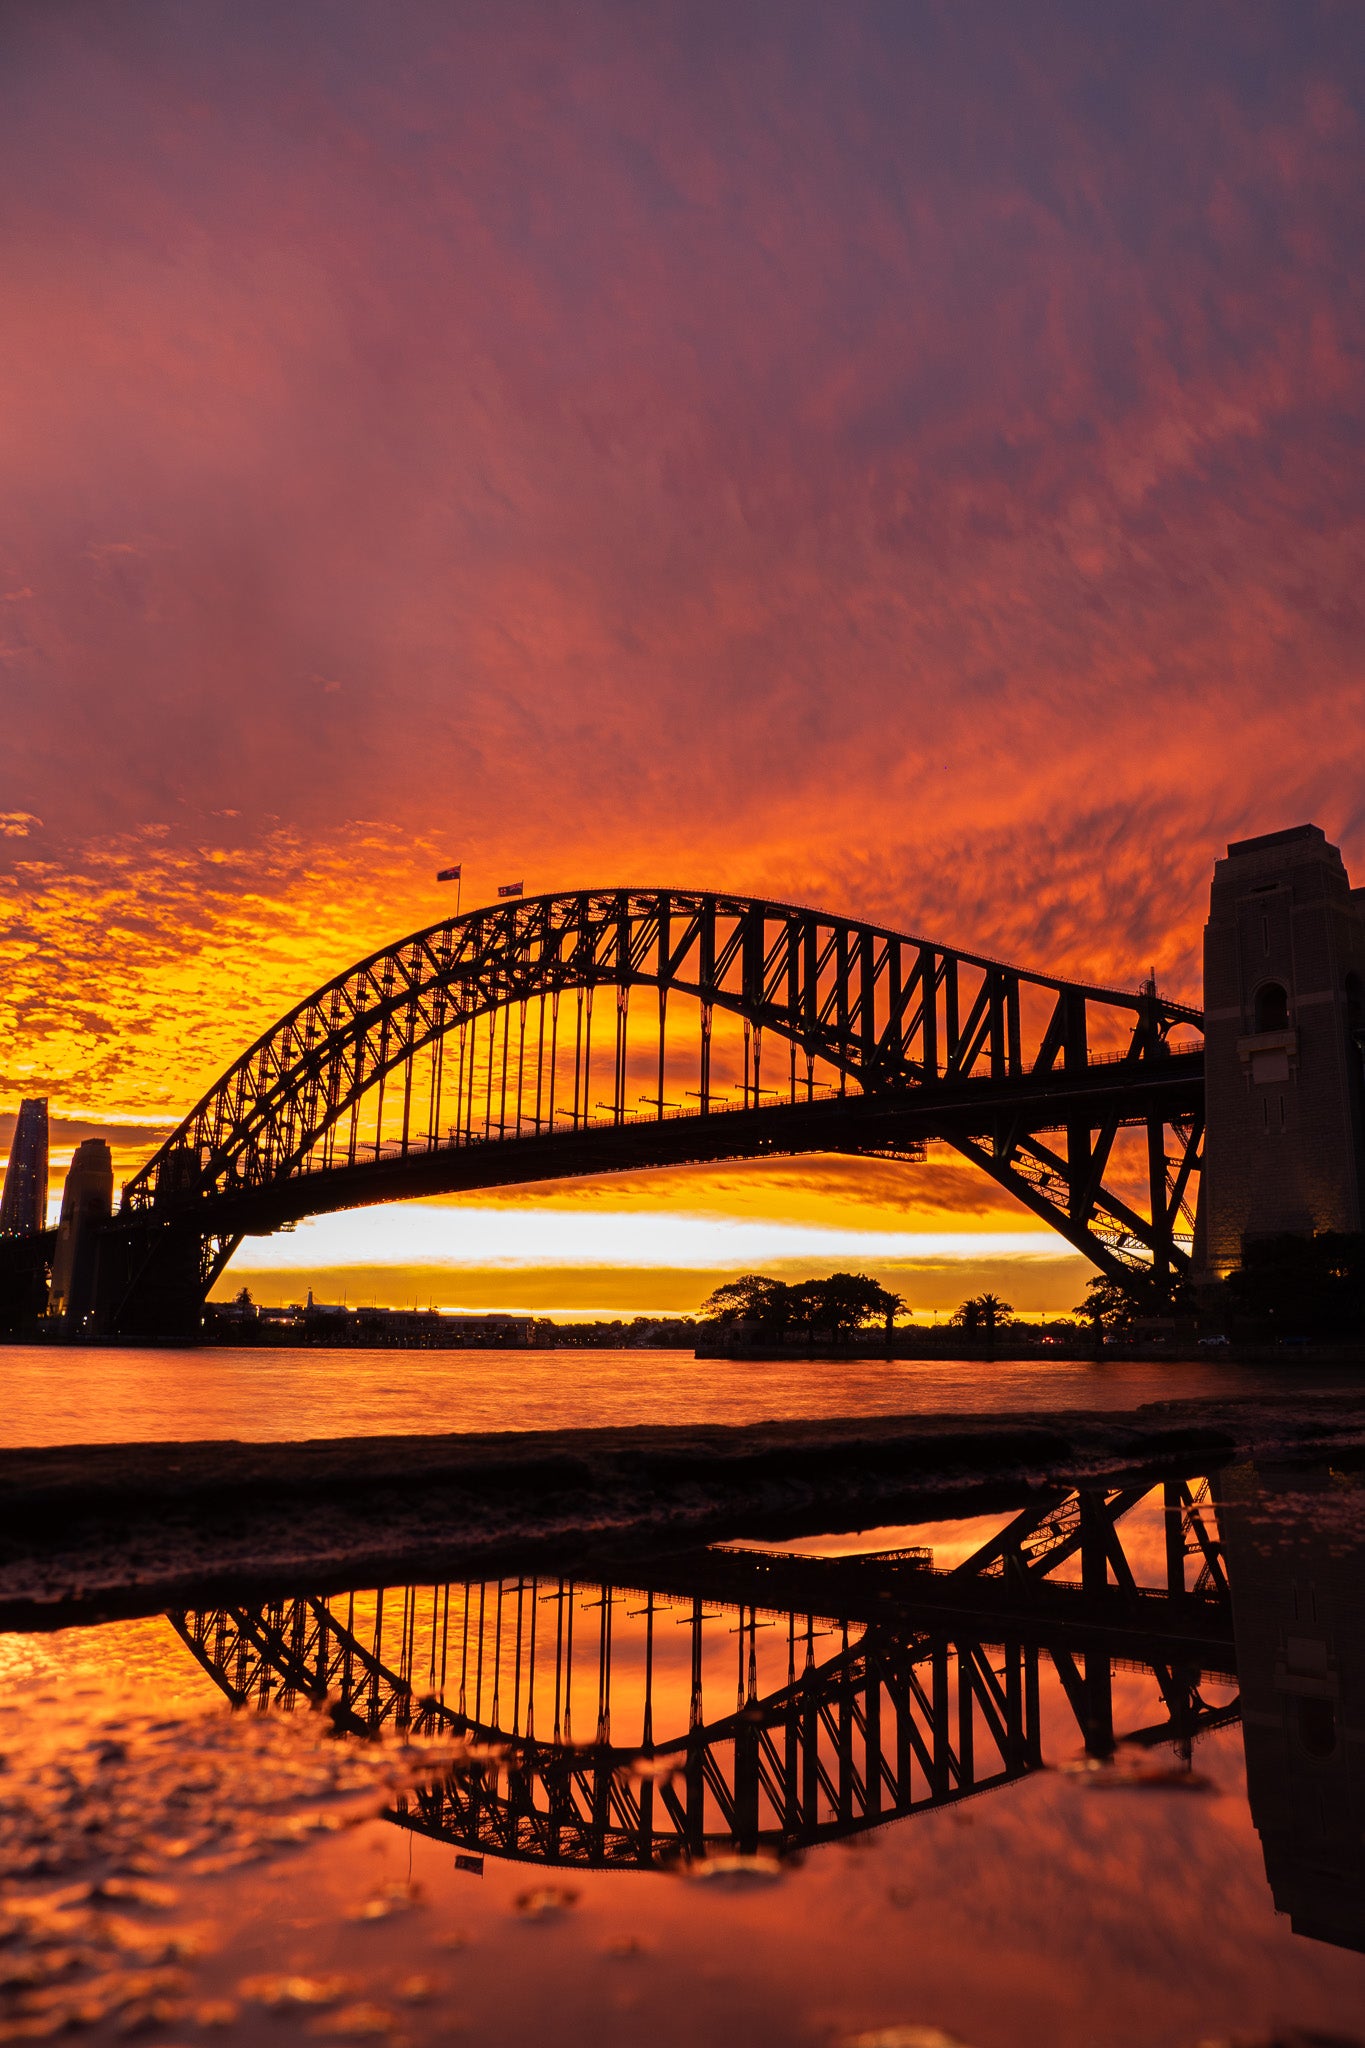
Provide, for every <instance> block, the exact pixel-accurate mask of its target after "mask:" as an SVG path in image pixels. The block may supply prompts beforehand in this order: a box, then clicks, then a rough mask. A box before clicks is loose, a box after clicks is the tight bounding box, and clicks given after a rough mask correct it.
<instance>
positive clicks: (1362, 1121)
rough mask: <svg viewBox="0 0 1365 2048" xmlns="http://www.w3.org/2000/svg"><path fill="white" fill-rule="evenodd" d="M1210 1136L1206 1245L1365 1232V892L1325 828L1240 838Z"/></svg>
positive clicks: (1215, 1042) (1218, 962) (1220, 992)
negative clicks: (1354, 885)
mask: <svg viewBox="0 0 1365 2048" xmlns="http://www.w3.org/2000/svg"><path fill="white" fill-rule="evenodd" d="M1204 1044H1205V1052H1204V1071H1205V1090H1206V1102H1207V1130H1206V1134H1205V1140H1204V1171H1203V1185H1202V1188H1201V1191H1200V1203H1199V1227H1198V1231H1197V1233H1196V1240H1195V1262H1196V1268H1197V1270H1199V1271H1202V1272H1203V1273H1204V1274H1205V1275H1207V1276H1209V1277H1217V1276H1221V1275H1222V1274H1224V1273H1229V1272H1231V1271H1232V1270H1233V1269H1234V1268H1235V1267H1237V1266H1238V1265H1240V1263H1241V1258H1242V1243H1243V1240H1244V1239H1245V1238H1257V1237H1274V1236H1278V1235H1280V1234H1282V1233H1285V1232H1291V1233H1293V1234H1294V1235H1302V1236H1308V1235H1310V1234H1311V1233H1312V1232H1314V1231H1319V1230H1339V1231H1359V1230H1361V1229H1363V1228H1365V1205H1363V1201H1362V1197H1363V1196H1365V1086H1363V1085H1362V1084H1363V1082H1365V890H1362V889H1354V890H1353V889H1352V887H1351V884H1350V880H1349V878H1348V876H1347V873H1346V869H1345V866H1344V865H1343V863H1342V858H1341V855H1340V853H1339V852H1338V850H1337V848H1336V847H1335V846H1329V845H1328V843H1327V840H1326V837H1325V836H1324V834H1323V833H1322V832H1321V831H1320V829H1319V828H1318V827H1317V826H1316V825H1296V826H1294V827H1293V828H1292V829H1291V830H1290V831H1287V832H1267V833H1266V834H1265V835H1264V836H1263V837H1261V838H1259V839H1239V840H1236V841H1234V843H1233V844H1232V845H1231V846H1229V848H1228V851H1227V858H1226V860H1220V861H1218V862H1217V863H1216V864H1215V866H1214V870H1213V891H1212V896H1211V900H1210V904H1209V921H1208V924H1207V925H1206V926H1205V929H1204Z"/></svg>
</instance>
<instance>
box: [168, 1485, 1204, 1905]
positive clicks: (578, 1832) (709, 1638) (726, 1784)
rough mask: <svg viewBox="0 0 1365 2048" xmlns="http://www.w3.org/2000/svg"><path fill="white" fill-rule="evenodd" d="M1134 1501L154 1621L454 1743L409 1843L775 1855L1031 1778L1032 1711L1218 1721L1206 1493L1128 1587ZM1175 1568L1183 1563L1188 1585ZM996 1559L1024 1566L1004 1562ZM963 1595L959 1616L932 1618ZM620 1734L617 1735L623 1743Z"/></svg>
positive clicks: (1185, 1729) (644, 1855)
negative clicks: (940, 1538)
mask: <svg viewBox="0 0 1365 2048" xmlns="http://www.w3.org/2000/svg"><path fill="white" fill-rule="evenodd" d="M1150 1491H1151V1489H1150V1487H1149V1486H1148V1485H1147V1484H1146V1483H1145V1482H1139V1483H1137V1484H1136V1485H1134V1486H1131V1487H1127V1486H1122V1485H1117V1486H1116V1485H1095V1486H1091V1487H1088V1488H1085V1489H1081V1490H1080V1491H1079V1492H1068V1491H1066V1490H1064V1489H1056V1490H1055V1491H1054V1492H1053V1494H1051V1495H1050V1496H1049V1497H1048V1499H1047V1500H1046V1501H1044V1502H1041V1503H1038V1504H1035V1505H1034V1506H1033V1507H1031V1508H1030V1509H1028V1510H1026V1511H1025V1512H1024V1513H1023V1514H1021V1515H1019V1516H1016V1517H1014V1518H1013V1519H1012V1520H1011V1521H1010V1522H1009V1523H1008V1524H1007V1525H1006V1527H1005V1529H1003V1530H1002V1531H1001V1533H1000V1535H999V1536H998V1537H997V1538H996V1539H995V1540H994V1541H993V1542H991V1543H989V1544H987V1545H985V1546H984V1547H983V1548H982V1549H981V1550H980V1551H979V1552H978V1553H977V1554H976V1556H974V1557H972V1558H970V1559H968V1560H967V1561H966V1562H965V1563H963V1564H961V1565H959V1566H957V1567H955V1568H954V1569H953V1570H951V1571H944V1572H937V1573H936V1572H935V1571H934V1570H933V1566H932V1554H931V1553H929V1552H914V1553H908V1552H896V1553H888V1554H881V1555H867V1556H862V1557H855V1558H842V1559H823V1558H811V1557H774V1556H772V1555H769V1554H764V1553H756V1552H746V1551H736V1550H723V1549H722V1550H711V1551H701V1552H697V1553H695V1554H691V1555H688V1556H686V1557H683V1558H675V1559H661V1560H659V1561H658V1565H657V1568H656V1569H655V1570H654V1571H653V1572H651V1571H650V1570H649V1569H648V1568H647V1567H646V1568H644V1569H643V1570H642V1569H641V1563H640V1562H637V1564H636V1566H635V1567H634V1568H633V1569H632V1568H629V1567H628V1568H627V1571H628V1573H629V1577H628V1578H627V1580H626V1582H625V1583H620V1582H617V1583H614V1584H613V1583H608V1584H604V1583H600V1582H598V1581H596V1580H594V1579H586V1580H585V1579H579V1580H574V1579H565V1578H563V1577H547V1578H539V1577H527V1576H525V1575H517V1576H515V1577H512V1578H499V1579H495V1580H487V1581H482V1582H468V1581H466V1582H463V1583H460V1582H456V1583H453V1584H448V1585H444V1586H443V1585H429V1586H420V1587H418V1586H406V1587H391V1588H388V1589H385V1590H382V1591H377V1592H375V1593H373V1594H371V1595H361V1596H357V1595H355V1594H351V1595H348V1596H341V1597H340V1598H335V1599H327V1598H323V1597H319V1596H313V1595H296V1596H294V1597H290V1598H285V1599H278V1600H273V1601H263V1602H255V1603H244V1604H239V1605H224V1606H213V1607H205V1608H198V1609H187V1610H181V1611H178V1612H175V1613H173V1614H172V1615H171V1616H170V1620H171V1622H172V1625H173V1626H174V1627H175V1629H176V1631H177V1633H178V1634H179V1635H180V1637H181V1639H182V1641H183V1642H184V1643H185V1644H186V1645H187V1647H188V1648H189V1649H190V1651H191V1652H192V1654H193V1655H194V1656H195V1658H196V1659H197V1660H198V1661H199V1663H200V1664H201V1665H202V1666H203V1668H204V1669H205V1670H206V1671H207V1672H208V1673H209V1675H210V1676H211V1677H212V1678H213V1679H214V1681H215V1683H216V1684H217V1685H218V1686H219V1688H220V1690H221V1691H222V1692H223V1693H224V1694H225V1695H226V1697H227V1698H228V1699H229V1700H230V1701H231V1702H232V1703H233V1705H234V1706H237V1707H239V1708H248V1707H250V1708H255V1709H256V1710H257V1711H266V1710H267V1709H269V1708H271V1707H273V1706H280V1707H283V1708H285V1709H286V1710H288V1709H291V1708H294V1707H296V1706H298V1705H301V1704H304V1705H309V1706H313V1707H317V1708H325V1710H326V1711H327V1712H328V1713H329V1715H330V1716H331V1719H332V1722H333V1725H334V1726H335V1728H336V1729H337V1731H338V1733H340V1734H344V1735H350V1736H357V1737H361V1738H367V1737H372V1736H376V1735H379V1734H381V1733H382V1732H384V1731H385V1730H393V1731H396V1732H398V1733H399V1734H408V1733H413V1734H418V1735H428V1736H439V1735H447V1736H453V1737H455V1738H456V1739H457V1740H458V1741H459V1742H460V1743H461V1744H462V1749H463V1753H462V1754H460V1755H459V1756H458V1757H457V1759H456V1761H455V1763H454V1765H453V1767H451V1768H446V1769H445V1770H444V1771H443V1773H442V1775H440V1776H439V1777H437V1778H434V1779H433V1780H432V1781H431V1782H429V1783H420V1784H419V1785H418V1786H417V1787H416V1789H414V1790H413V1791H411V1792H409V1793H406V1794H404V1795H402V1796H400V1797H399V1799H398V1800H397V1801H396V1802H395V1804H394V1806H393V1807H392V1808H391V1809H390V1811H389V1815H388V1817H389V1818H390V1819H391V1820H393V1821H395V1822H396V1823H398V1824H399V1825H400V1826H404V1827H408V1828H411V1829H412V1830H414V1831H415V1832H417V1833H420V1834H424V1835H428V1836H431V1837H433V1838H434V1839H436V1840H438V1841H443V1842H447V1843H450V1844H452V1845H453V1846H455V1847H457V1848H459V1849H462V1850H465V1851H467V1852H473V1853H475V1854H484V1853H488V1854H492V1855H497V1856H502V1857H507V1858H511V1859H514V1860H519V1861H524V1862H532V1863H542V1864H548V1865H555V1866H565V1865H568V1866H577V1867H581V1868H604V1869H650V1868H659V1867H667V1866H668V1865H670V1864H672V1863H676V1862H678V1861H680V1860H684V1861H695V1860H697V1859H704V1858H706V1857H709V1856H715V1855H718V1854H725V1853H728V1852H738V1853H740V1854H743V1855H752V1854H753V1853H755V1852H756V1851H768V1852H773V1853H776V1854H779V1855H784V1854H787V1853H789V1852H791V1851H792V1850H794V1849H797V1848H802V1847H807V1846H814V1845H816V1844H819V1843H821V1842H825V1841H831V1840H838V1839H840V1838H843V1837H847V1836H850V1835H854V1834H859V1833H863V1832H865V1831H867V1830H868V1829H871V1828H876V1827H880V1826H883V1825H885V1824H886V1823H887V1822H888V1821H892V1820H897V1819H905V1818H910V1817H913V1816H915V1815H918V1814H922V1813H926V1812H932V1811H935V1810H937V1809H938V1808H940V1807H943V1806H949V1805H954V1804H956V1803H957V1802H959V1801H961V1800H963V1799H966V1798H970V1797H973V1796H975V1795H976V1794H978V1793H982V1792H989V1791H994V1790H997V1789H1000V1788H1003V1787H1004V1786H1006V1785H1009V1784H1012V1783H1015V1782H1016V1781H1017V1780H1019V1779H1021V1778H1024V1777H1027V1776H1029V1775H1031V1774H1032V1773H1033V1772H1035V1771H1037V1770H1039V1769H1041V1768H1043V1763H1044V1757H1043V1733H1044V1715H1045V1709H1044V1701H1045V1700H1046V1701H1047V1702H1048V1707H1047V1713H1048V1714H1049V1715H1051V1714H1053V1713H1055V1714H1056V1715H1058V1716H1059V1717H1060V1720H1059V1728H1060V1732H1061V1734H1062V1735H1063V1737H1066V1736H1068V1735H1069V1737H1070V1739H1071V1740H1073V1741H1074V1740H1075V1737H1076V1736H1077V1735H1079V1736H1080V1737H1081V1738H1082V1740H1083V1743H1084V1746H1085V1748H1086V1751H1087V1752H1088V1754H1090V1755H1091V1756H1094V1757H1096V1758H1100V1759H1103V1758H1108V1757H1112V1756H1113V1754H1114V1753H1115V1750H1116V1748H1117V1747H1118V1746H1119V1744H1120V1742H1122V1741H1126V1742H1128V1743H1137V1744H1141V1745H1146V1746H1152V1745H1157V1744H1162V1743H1168V1742H1169V1743H1174V1744H1176V1745H1178V1746H1181V1747H1182V1748H1184V1749H1185V1750H1186V1752H1188V1747H1189V1744H1190V1742H1191V1741H1192V1740H1193V1739H1194V1738H1196V1737H1198V1736H1199V1735H1201V1734H1203V1733H1206V1732H1208V1731H1209V1730H1211V1729H1213V1728H1216V1727H1219V1726H1222V1725H1224V1724H1225V1723H1227V1722H1228V1721H1230V1720H1234V1719H1235V1718H1236V1716H1237V1711H1238V1710H1237V1704H1236V1702H1235V1700H1233V1701H1228V1702H1223V1703H1219V1702H1216V1701H1213V1702H1211V1701H1207V1700H1206V1699H1205V1698H1204V1696H1203V1688H1204V1686H1205V1682H1206V1679H1207V1678H1208V1677H1210V1676H1211V1677H1213V1678H1215V1679H1216V1680H1220V1681H1221V1682H1222V1683H1224V1684H1225V1685H1227V1684H1230V1683H1231V1681H1232V1676H1233V1666H1234V1663H1235V1652H1234V1647H1233V1644H1232V1642H1231V1636H1230V1617H1229V1611H1228V1599H1227V1586H1226V1580H1225V1579H1224V1578H1223V1577H1222V1572H1221V1564H1220V1563H1219V1562H1218V1560H1219V1556H1220V1553H1219V1551H1218V1546H1217V1541H1216V1533H1215V1531H1214V1530H1213V1527H1212V1522H1211V1514H1210V1510H1209V1508H1208V1506H1207V1505H1206V1504H1205V1502H1204V1488H1203V1487H1202V1486H1195V1487H1191V1485H1190V1484H1189V1483H1188V1482H1186V1481H1183V1480H1182V1481H1173V1482H1167V1483H1166V1484H1165V1487H1164V1499H1165V1507H1166V1527H1167V1546H1166V1547H1167V1558H1166V1571H1165V1574H1164V1578H1163V1583H1162V1585H1160V1586H1159V1587H1157V1586H1154V1587H1145V1586H1144V1587H1139V1586H1138V1585H1137V1584H1136V1582H1135V1580H1134V1575H1133V1571H1132V1568H1131V1567H1130V1565H1129V1564H1128V1561H1127V1558H1126V1555H1125V1550H1124V1544H1123V1530H1122V1523H1123V1518H1124V1516H1125V1515H1126V1514H1127V1513H1128V1512H1129V1511H1130V1510H1131V1509H1132V1508H1133V1507H1135V1506H1136V1505H1137V1503H1138V1502H1139V1501H1141V1500H1142V1499H1144V1498H1145V1497H1146V1496H1147V1495H1148V1494H1149V1492H1150ZM1092 1552H1093V1557H1092ZM1187 1556H1192V1557H1194V1558H1195V1559H1196V1560H1197V1561H1198V1564H1199V1567H1200V1569H1199V1571H1198V1575H1197V1576H1196V1578H1195V1583H1194V1584H1193V1585H1192V1586H1191V1585H1189V1584H1188V1580H1189V1577H1190V1574H1189V1572H1188V1571H1187V1569H1186V1565H1185V1558H1186V1557H1187ZM1003 1557H1011V1558H1013V1559H1015V1560H1016V1561H1017V1562H1018V1564H1019V1565H1020V1568H1021V1569H1020V1572H1019V1573H1018V1574H1012V1573H1010V1572H1009V1571H1005V1572H1003V1573H1002V1572H1001V1571H1000V1570H999V1566H1000V1564H1001V1560H1002V1558H1003ZM1070 1558H1075V1559H1078V1560H1079V1561H1080V1563H1081V1565H1082V1568H1083V1570H1082V1582H1081V1583H1080V1584H1073V1585H1070V1586H1067V1587H1063V1586H1062V1585H1060V1584H1055V1585H1053V1588H1052V1590H1053V1591H1055V1592H1056V1593H1057V1594H1058V1595H1059V1598H1058V1600H1057V1601H1055V1602H1053V1603H1051V1604H1050V1606H1049V1604H1048V1603H1043V1606H1042V1607H1040V1604H1039V1601H1038V1598H1037V1595H1038V1592H1039V1589H1040V1588H1041V1587H1042V1586H1043V1584H1044V1582H1046V1581H1051V1580H1052V1579H1053V1576H1054V1575H1055V1574H1056V1572H1057V1570H1058V1568H1059V1567H1060V1566H1062V1565H1064V1564H1066V1562H1067V1560H1068V1559H1070ZM1092 1564H1097V1565H1098V1567H1099V1579H1100V1581H1101V1582H1102V1581H1103V1578H1104V1571H1105V1567H1106V1565H1108V1566H1112V1567H1115V1570H1116V1583H1115V1584H1114V1585H1112V1586H1109V1585H1106V1584H1104V1583H1098V1584H1096V1583H1091V1584H1090V1585H1089V1587H1088V1589H1087V1585H1086V1583H1085V1582H1086V1581H1087V1580H1091V1581H1093V1580H1094V1578H1095V1573H1094V1571H1093V1570H1092V1568H1091V1567H1092ZM1211 1566H1212V1567H1214V1569H1213V1570H1211V1569H1210V1567H1211ZM642 1578H643V1581H644V1589H643V1590H636V1588H638V1587H639V1586H640V1581H641V1579H642ZM969 1588H970V1589H972V1590H973V1591H974V1594H975V1606H974V1611H967V1610H966V1609H964V1608H963V1607H962V1606H961V1605H960V1604H956V1603H961V1601H962V1599H963V1595H964V1592H965V1591H966V1590H968V1589H969ZM793 1592H795V1593H797V1595H798V1596H799V1597H801V1598H802V1600H803V1605H802V1606H801V1607H799V1608H792V1607H790V1606H789V1605H788V1604H787V1600H788V1597H789V1596H790V1595H791V1594H792V1593H793ZM807 1598H810V1599H811V1600H812V1605H810V1606H806V1605H805V1604H804V1601H805V1599H807ZM955 1604H956V1610H955V1611H953V1610H954V1606H955ZM1068 1607H1069V1609H1070V1611H1069V1612H1068V1611H1066V1610H1067V1609H1068ZM1044 1608H1046V1609H1047V1611H1044ZM545 1609H548V1610H549V1612H548V1613H546V1612H543V1611H542V1610H545ZM632 1623H634V1624H636V1626H635V1627H634V1629H633V1630H632V1629H631V1624H632ZM641 1624H642V1626H641ZM576 1625H577V1630H578V1633H577V1637H576V1636H575V1626H576ZM769 1630H770V1631H772V1634H771V1635H766V1634H764V1632H765V1631H769ZM680 1631H681V1632H685V1633H683V1634H682V1636H681V1640H679V1639H678V1636H679V1632H680ZM826 1638H833V1639H834V1642H833V1645H832V1647H831V1648H830V1649H829V1650H828V1651H827V1652H823V1653H822V1652H820V1651H817V1648H816V1645H817V1643H820V1642H822V1641H823V1640H824V1639H826ZM1045 1654H1046V1656H1047V1657H1048V1659H1050V1661H1051V1664H1052V1667H1053V1670H1054V1672H1055V1674H1056V1679H1057V1684H1056V1685H1055V1686H1053V1687H1051V1688H1048V1687H1046V1686H1045V1685H1044V1684H1043V1682H1042V1681H1043V1675H1044V1670H1045V1667H1044V1665H1043V1657H1044V1655H1045ZM1116 1664H1122V1665H1123V1666H1124V1667H1126V1668H1128V1669H1134V1668H1136V1669H1139V1670H1142V1671H1145V1672H1146V1673H1148V1674H1149V1675H1150V1677H1151V1678H1152V1680H1153V1683H1154V1690H1155V1692H1156V1694H1157V1696H1158V1698H1159V1702H1160V1709H1159V1718H1158V1719H1157V1720H1156V1721H1155V1722H1154V1723H1153V1724H1152V1725H1151V1726H1149V1727H1144V1728H1141V1729H1136V1730H1129V1731H1128V1732H1127V1733H1126V1735H1123V1736H1120V1735H1119V1734H1118V1733H1117V1732H1116V1730H1115V1726H1114V1712H1113V1698H1112V1681H1113V1672H1114V1669H1115V1666H1116ZM718 1688H723V1689H724V1693H725V1701H724V1705H723V1707H722V1709H721V1711H719V1712H717V1711H716V1710H715V1707H714V1706H713V1705H712V1704H711V1703H712V1702H713V1701H714V1697H715V1693H716V1690H717V1689H718ZM584 1722H586V1731H585V1730H584V1727H583V1725H582V1724H583V1723H584ZM576 1726H577V1730H578V1732H577V1735H576V1734H575V1728H576ZM626 1727H629V1729H630V1730H631V1732H632V1734H635V1733H637V1732H638V1739H635V1740H625V1741H623V1740H622V1739H621V1737H622V1734H623V1733H624V1732H625V1728H626ZM585 1732H586V1740H585V1739H584V1733H585Z"/></svg>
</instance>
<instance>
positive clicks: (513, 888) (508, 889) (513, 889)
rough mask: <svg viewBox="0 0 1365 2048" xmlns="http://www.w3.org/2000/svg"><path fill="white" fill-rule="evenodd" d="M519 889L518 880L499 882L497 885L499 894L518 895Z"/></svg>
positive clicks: (520, 888)
mask: <svg viewBox="0 0 1365 2048" xmlns="http://www.w3.org/2000/svg"><path fill="white" fill-rule="evenodd" d="M521 891H522V884H521V883H520V882H500V883H499V885H498V894H499V896H520V894H521Z"/></svg>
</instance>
